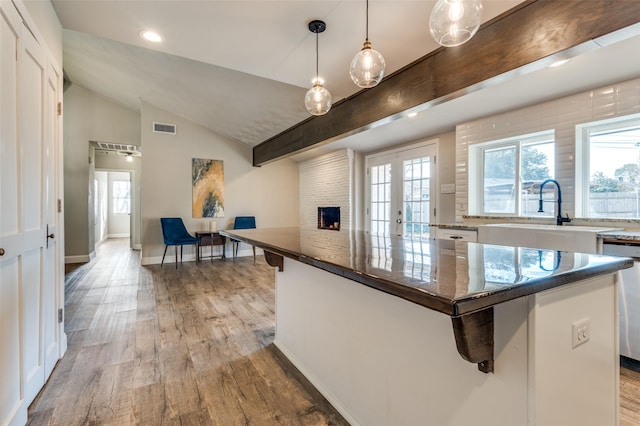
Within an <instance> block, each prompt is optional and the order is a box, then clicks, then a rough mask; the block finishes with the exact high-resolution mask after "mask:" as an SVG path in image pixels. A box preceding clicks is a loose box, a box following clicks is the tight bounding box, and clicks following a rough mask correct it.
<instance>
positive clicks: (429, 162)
mask: <svg viewBox="0 0 640 426" xmlns="http://www.w3.org/2000/svg"><path fill="white" fill-rule="evenodd" d="M436 148H437V145H436V143H435V142H434V141H430V142H426V143H424V144H420V145H416V146H412V147H407V148H401V149H397V150H393V151H387V152H383V153H380V154H374V155H370V156H367V158H366V171H367V177H366V178H367V179H366V181H367V183H366V188H367V190H366V198H367V202H366V204H367V210H366V214H367V230H369V231H370V232H371V233H372V234H384V235H390V234H395V235H401V236H403V237H412V238H428V237H429V225H430V224H431V223H433V221H434V219H435V214H436V209H435V207H436V206H435V197H434V196H432V195H434V194H435V192H434V188H435V180H436V179H435V176H436V171H435V159H436Z"/></svg>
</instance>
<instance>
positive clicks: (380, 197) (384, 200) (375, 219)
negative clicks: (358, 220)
mask: <svg viewBox="0 0 640 426" xmlns="http://www.w3.org/2000/svg"><path fill="white" fill-rule="evenodd" d="M370 174H371V205H370V206H369V210H370V212H371V232H372V233H375V234H380V233H384V234H389V232H390V224H391V194H390V190H391V164H390V163H389V164H382V165H379V166H372V167H371V170H370ZM374 194H375V195H374Z"/></svg>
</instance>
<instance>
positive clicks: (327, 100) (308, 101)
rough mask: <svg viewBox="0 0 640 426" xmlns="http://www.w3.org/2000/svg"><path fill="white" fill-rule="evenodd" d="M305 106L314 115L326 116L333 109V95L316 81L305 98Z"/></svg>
mask: <svg viewBox="0 0 640 426" xmlns="http://www.w3.org/2000/svg"><path fill="white" fill-rule="evenodd" d="M304 106H305V107H307V111H309V113H311V114H312V115H324V114H326V113H328V112H329V110H330V109H331V93H329V91H328V90H327V89H325V88H324V86H323V85H322V84H321V83H320V82H319V81H316V82H315V83H314V84H313V87H312V88H311V89H309V91H308V92H307V95H306V96H305V97H304Z"/></svg>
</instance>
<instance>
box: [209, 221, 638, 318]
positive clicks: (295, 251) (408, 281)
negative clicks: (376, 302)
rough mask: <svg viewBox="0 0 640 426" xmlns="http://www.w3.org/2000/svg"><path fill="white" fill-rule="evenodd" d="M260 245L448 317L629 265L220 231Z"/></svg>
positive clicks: (513, 250) (411, 242) (320, 233)
mask: <svg viewBox="0 0 640 426" xmlns="http://www.w3.org/2000/svg"><path fill="white" fill-rule="evenodd" d="M220 233H221V234H222V235H225V236H227V237H232V238H234V239H238V240H240V241H243V242H246V243H248V244H252V245H255V246H256V247H260V248H262V249H263V250H266V251H269V252H271V253H274V254H276V255H280V256H284V257H288V258H291V259H295V260H298V261H300V262H302V263H306V264H309V265H312V266H315V267H318V268H320V269H323V270H326V271H328V272H331V273H334V274H337V275H340V276H343V277H345V278H349V279H351V280H353V281H357V282H359V283H361V284H364V285H367V286H369V287H372V288H375V289H377V290H380V291H383V292H385V293H389V294H392V295H395V296H398V297H401V298H403V299H405V300H409V301H411V302H414V303H417V304H419V305H422V306H425V307H427V308H430V309H433V310H436V311H439V312H442V313H444V314H447V315H450V316H452V317H457V316H461V315H466V314H469V313H473V312H478V311H482V310H484V309H487V308H490V307H492V306H494V305H496V304H499V303H502V302H506V301H509V300H513V299H516V298H518V297H522V296H527V295H530V294H534V293H537V292H541V291H544V290H547V289H551V288H554V287H559V286H562V285H565V284H570V283H573V282H575V281H579V280H584V279H587V278H591V277H594V276H597V275H602V274H608V273H613V272H616V271H618V270H620V269H624V268H629V267H631V266H633V260H632V259H630V258H624V257H612V256H602V255H593V254H583V253H571V252H563V251H555V250H538V249H531V248H524V247H510V246H498V245H489V244H479V243H469V242H462V241H450V240H435V239H402V238H400V237H397V236H382V235H372V234H369V233H367V232H364V231H351V232H331V231H326V230H316V229H301V228H258V229H247V230H224V231H220Z"/></svg>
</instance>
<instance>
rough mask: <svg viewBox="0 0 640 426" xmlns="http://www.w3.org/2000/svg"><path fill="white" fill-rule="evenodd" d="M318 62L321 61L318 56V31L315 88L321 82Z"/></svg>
mask: <svg viewBox="0 0 640 426" xmlns="http://www.w3.org/2000/svg"><path fill="white" fill-rule="evenodd" d="M318 61H319V56H318V32H317V31H316V82H315V83H314V84H313V85H314V86H315V85H316V84H318V82H319V81H320V75H319V72H318Z"/></svg>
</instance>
